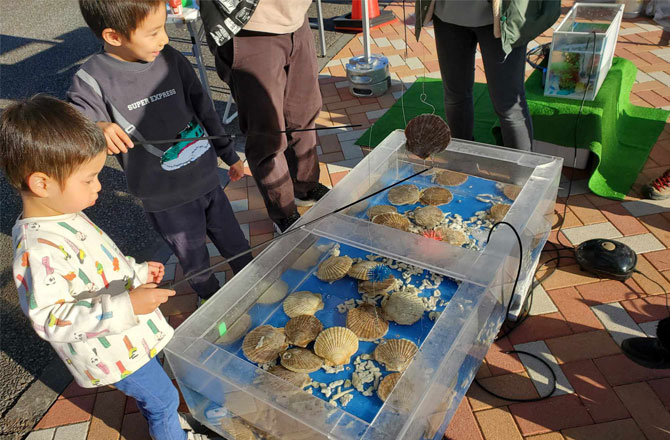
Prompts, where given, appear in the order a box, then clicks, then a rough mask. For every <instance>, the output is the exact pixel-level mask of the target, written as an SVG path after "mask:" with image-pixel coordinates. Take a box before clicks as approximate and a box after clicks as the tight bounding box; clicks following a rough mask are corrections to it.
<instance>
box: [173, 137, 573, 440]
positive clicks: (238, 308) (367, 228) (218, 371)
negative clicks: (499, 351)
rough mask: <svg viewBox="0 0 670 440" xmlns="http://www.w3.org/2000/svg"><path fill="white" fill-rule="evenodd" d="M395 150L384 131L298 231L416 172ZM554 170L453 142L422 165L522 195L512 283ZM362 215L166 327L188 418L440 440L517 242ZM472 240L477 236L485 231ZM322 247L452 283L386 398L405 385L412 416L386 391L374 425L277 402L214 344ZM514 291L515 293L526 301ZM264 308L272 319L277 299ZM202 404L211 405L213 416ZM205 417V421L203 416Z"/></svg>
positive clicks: (496, 309) (525, 156)
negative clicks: (454, 237)
mask: <svg viewBox="0 0 670 440" xmlns="http://www.w3.org/2000/svg"><path fill="white" fill-rule="evenodd" d="M404 144H405V136H404V133H403V132H402V131H401V130H396V131H395V132H393V133H391V134H390V135H389V136H388V137H387V138H386V139H385V140H384V141H383V142H382V143H381V144H380V145H379V146H377V147H376V148H375V149H374V150H372V152H371V153H370V154H368V155H367V156H366V157H365V158H364V159H363V160H362V161H361V162H360V163H359V164H358V165H357V166H356V167H355V168H354V169H353V170H351V172H349V174H348V175H347V176H346V177H345V178H344V179H343V180H342V181H341V182H339V183H338V184H337V185H336V186H335V187H334V188H333V189H332V190H331V191H330V192H329V193H328V194H327V195H326V196H325V197H324V198H323V199H321V200H320V201H319V202H318V203H317V204H316V205H314V206H313V207H312V208H311V209H310V210H309V211H308V212H307V213H306V214H305V215H304V216H303V217H302V218H301V220H300V223H298V225H300V224H305V223H306V222H309V221H310V220H312V219H316V218H318V217H319V216H322V215H324V214H327V213H329V212H332V211H333V210H335V209H337V208H339V207H342V206H345V205H347V204H349V203H351V202H353V201H355V200H358V199H359V198H361V197H363V196H365V195H366V194H370V193H372V192H374V191H376V190H378V189H380V188H382V187H383V186H384V185H385V183H382V182H388V180H389V179H390V180H391V181H397V180H399V179H400V178H401V177H403V176H404V175H402V174H400V173H399V171H400V170H401V169H404V170H406V169H407V168H408V167H413V168H419V169H420V167H423V166H424V165H426V163H425V162H424V161H422V160H419V159H418V158H416V157H413V156H409V155H408V154H407V153H406V150H405V148H404ZM562 162H563V161H562V159H560V158H556V157H551V156H545V155H541V154H536V153H529V152H523V151H518V150H512V149H507V148H499V147H492V146H489V145H485V144H479V143H474V142H466V141H460V140H453V141H452V143H451V145H450V146H449V148H448V149H447V150H446V151H444V152H442V153H440V154H439V155H437V156H436V157H434V159H433V161H432V162H431V164H432V165H433V166H435V167H437V168H442V169H449V170H454V171H458V172H462V173H466V174H469V175H472V176H476V177H482V178H484V179H489V180H493V181H496V182H500V183H512V184H515V185H520V186H522V190H521V192H520V194H519V195H518V197H517V198H516V200H515V201H514V203H513V205H512V207H511V208H510V210H509V212H508V213H507V215H506V217H505V221H507V222H509V223H511V224H512V225H514V227H515V229H516V230H517V231H518V232H519V234H520V236H521V239H522V243H523V259H522V262H523V264H522V273H521V284H522V285H524V284H525V285H528V284H529V283H530V281H532V277H533V273H534V270H535V268H536V266H537V262H538V259H539V256H540V251H541V249H542V248H543V246H544V244H545V242H546V240H547V238H548V236H549V232H550V229H551V224H552V217H553V212H554V203H555V199H556V193H557V191H558V183H559V178H560V172H561V166H562ZM358 205H360V206H358ZM366 208H367V204H366V202H362V203H360V204H357V205H355V206H354V207H352V208H351V209H350V210H349V211H347V212H341V213H338V214H334V215H330V216H327V217H325V218H323V219H322V220H320V221H318V222H316V223H313V224H311V225H309V226H307V227H305V228H304V229H303V230H301V231H298V232H296V233H293V234H291V235H289V236H286V237H284V238H279V239H278V240H276V241H275V242H273V243H272V244H271V245H269V246H268V247H267V248H266V249H265V250H263V251H262V252H261V253H260V254H259V255H258V256H257V257H256V258H255V259H254V260H253V261H252V262H251V263H250V264H249V265H247V266H246V267H245V268H244V269H243V270H242V271H240V272H239V273H238V274H237V275H236V276H235V277H233V278H232V279H231V280H230V281H228V282H227V283H226V284H225V285H224V286H223V287H222V288H221V290H220V291H219V292H217V294H216V295H215V296H214V297H212V298H211V299H210V300H209V301H207V302H206V303H205V304H204V305H202V306H201V307H200V308H198V309H197V310H196V311H195V312H194V313H193V314H192V315H191V316H190V317H189V318H188V319H187V320H186V321H185V322H184V323H183V324H181V325H180V326H179V327H178V328H177V330H176V331H175V335H174V338H173V339H172V341H171V342H170V343H169V345H168V347H167V348H166V350H165V352H166V357H167V360H168V362H169V365H170V367H171V369H172V371H173V372H174V376H175V377H176V379H177V381H178V384H179V387H180V389H181V391H182V393H183V395H184V398H185V400H186V403H187V404H188V406H189V409H190V411H191V413H192V414H193V415H194V416H195V418H196V419H197V420H199V421H200V422H202V423H204V424H205V425H207V426H208V427H210V428H211V429H213V430H214V431H216V432H217V433H219V434H220V435H225V436H227V437H228V438H232V436H231V435H230V433H229V432H227V431H225V430H224V428H223V426H222V425H221V424H220V420H221V417H233V418H236V419H239V420H241V421H243V422H244V423H245V424H247V425H249V426H252V427H253V428H254V430H255V431H256V432H257V434H258V438H272V439H277V438H279V439H287V440H297V439H310V440H318V439H342V440H345V439H346V440H350V439H366V440H373V439H374V440H389V439H408V440H410V439H411V440H419V439H441V438H442V436H443V434H444V432H445V430H446V428H447V425H448V423H449V421H450V420H451V417H452V416H453V414H454V411H455V410H456V408H457V407H458V405H459V403H460V401H461V400H462V398H463V396H464V394H465V392H466V391H467V389H468V388H469V386H470V384H471V382H472V380H473V378H474V376H475V374H476V372H477V370H478V369H479V367H480V365H481V362H482V360H483V358H484V356H485V355H486V352H487V351H488V349H489V347H490V346H491V344H492V342H493V339H494V337H495V335H496V334H497V332H498V330H499V328H500V326H501V325H502V322H503V321H504V319H505V317H506V316H505V310H506V306H507V304H508V302H509V299H510V295H511V288H512V284H513V282H514V276H515V275H516V271H517V265H518V261H519V247H518V244H517V240H516V238H515V236H514V234H513V232H512V231H511V230H510V229H509V228H508V227H507V226H505V225H500V226H499V227H498V228H497V232H494V234H493V236H492V238H491V241H490V242H489V243H487V244H485V245H484V246H483V248H482V249H479V250H478V249H476V248H464V247H456V246H452V245H450V244H448V243H446V242H441V241H436V240H432V239H429V238H425V237H422V236H420V235H417V234H412V233H409V232H403V231H400V230H397V229H392V228H389V227H386V226H382V225H378V224H374V223H372V222H370V221H368V220H366V219H364V218H360V217H355V215H356V214H357V213H360V212H363V211H364V210H365V209H366ZM481 232H482V235H483V237H484V239H485V238H486V231H481ZM323 240H332V241H333V242H337V243H342V245H343V246H351V247H356V248H359V249H362V250H364V251H365V252H371V253H375V254H379V255H382V256H385V257H390V258H393V259H396V260H400V261H403V262H406V263H409V264H411V265H414V266H417V267H419V268H423V269H427V270H429V271H432V272H433V273H436V274H440V275H443V276H448V277H451V278H452V279H454V280H457V282H458V283H457V284H455V286H457V287H455V288H454V292H455V293H454V294H453V297H452V298H451V299H450V300H449V302H448V303H447V304H446V307H445V309H444V311H442V313H441V315H440V316H439V317H438V318H437V319H436V320H435V321H434V324H431V325H432V327H431V328H430V330H429V331H428V333H427V334H426V336H425V339H423V341H422V343H421V346H420V348H419V351H418V353H417V354H416V356H415V357H414V359H413V360H412V362H411V364H410V365H409V367H408V368H407V370H406V371H405V372H404V373H403V376H402V378H401V379H400V382H398V385H396V388H395V390H394V392H393V393H396V390H398V389H401V388H403V387H402V385H405V386H406V385H408V384H411V387H410V389H411V392H409V393H408V395H403V399H404V400H403V402H405V403H406V405H407V406H405V407H406V408H411V410H402V409H399V408H395V407H394V406H393V403H392V402H393V401H394V399H393V398H394V396H396V395H395V394H393V393H392V394H391V396H390V397H389V399H387V401H386V402H385V403H383V404H381V403H380V405H381V407H380V408H379V410H378V412H376V414H375V415H374V418H372V419H371V420H370V421H366V420H363V418H361V417H358V416H357V415H355V414H354V413H352V412H349V411H348V410H347V408H346V407H345V408H343V407H341V406H337V407H332V406H331V405H329V404H328V402H326V401H324V400H322V399H321V398H319V397H317V396H314V395H312V394H309V393H306V392H303V391H297V389H296V394H294V395H292V396H291V397H290V398H286V397H285V396H283V395H282V393H281V392H280V391H279V390H281V389H282V386H283V387H284V389H285V388H286V386H287V382H284V381H283V380H281V379H279V378H277V377H276V376H273V375H271V374H269V373H267V372H266V371H264V370H262V369H259V368H258V367H257V366H256V365H255V364H253V363H251V362H249V361H248V360H247V359H246V358H245V357H244V356H242V355H240V354H239V353H237V352H233V351H232V350H231V351H230V352H229V351H227V350H226V348H225V346H219V345H216V344H214V341H215V340H216V339H217V338H218V337H219V334H220V331H221V327H222V323H224V322H225V323H227V324H228V326H230V323H234V322H235V321H236V320H237V319H238V318H239V317H240V316H242V315H244V314H245V313H252V309H253V308H254V307H256V306H258V304H257V303H258V300H259V297H260V296H261V295H262V293H263V290H264V289H263V288H262V287H261V286H267V285H268V284H269V283H272V282H274V281H275V280H277V279H278V278H279V277H280V276H281V275H282V274H283V273H286V272H287V271H290V270H295V268H293V269H292V266H294V265H295V264H296V260H298V258H300V257H301V256H303V257H304V256H305V255H306V252H314V250H315V249H316V248H315V247H314V245H315V243H318V242H319V241H323ZM305 276H310V275H305ZM523 290H524V289H521V288H520V289H517V291H518V293H522V294H525V292H522V291H523ZM522 303H523V295H519V296H518V298H515V300H514V304H518V305H519V306H518V307H516V308H515V309H513V312H512V315H514V313H515V312H514V310H516V311H517V313H518V309H519V308H520V305H521V304H522ZM263 307H268V306H263ZM275 307H276V308H279V309H278V310H281V309H280V308H281V307H282V305H281V302H278V303H276V304H275ZM317 316H318V315H317ZM512 317H513V316H512ZM253 327H256V324H254V325H253ZM352 360H353V358H352ZM259 379H262V380H261V381H260V382H259ZM405 388H406V387H405ZM370 399H377V397H376V396H372V397H370ZM379 402H381V401H379ZM213 407H214V408H217V407H218V408H217V409H216V410H215V411H212V408H213ZM207 409H209V412H207V415H208V416H209V417H207V416H206V415H205V412H206V410H207ZM261 433H262V434H261Z"/></svg>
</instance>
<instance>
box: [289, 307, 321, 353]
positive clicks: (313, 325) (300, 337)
mask: <svg viewBox="0 0 670 440" xmlns="http://www.w3.org/2000/svg"><path fill="white" fill-rule="evenodd" d="M322 330H323V324H321V321H319V318H317V317H316V316H313V315H298V316H296V317H295V318H291V319H290V320H289V322H287V323H286V326H285V327H284V331H285V332H286V338H287V339H288V342H289V344H292V345H297V346H298V347H306V346H307V344H309V343H310V342H312V341H313V340H314V339H316V337H317V336H318V335H319V333H321V331H322Z"/></svg>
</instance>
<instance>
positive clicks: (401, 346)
mask: <svg viewBox="0 0 670 440" xmlns="http://www.w3.org/2000/svg"><path fill="white" fill-rule="evenodd" d="M418 350H419V349H418V347H417V346H416V344H415V343H414V342H412V341H410V340H409V339H388V340H386V341H384V342H382V343H381V344H379V345H377V348H375V351H374V357H375V360H376V361H377V362H380V363H382V364H384V367H386V369H387V370H388V371H400V372H403V371H405V369H406V368H407V366H409V363H410V362H412V359H414V355H415V354H416V352H417V351H418Z"/></svg>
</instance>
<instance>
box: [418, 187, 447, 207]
mask: <svg viewBox="0 0 670 440" xmlns="http://www.w3.org/2000/svg"><path fill="white" fill-rule="evenodd" d="M453 198H454V196H453V195H452V194H451V191H449V190H448V189H446V188H442V187H441V186H431V187H430V188H426V189H424V190H423V191H421V197H420V201H421V203H423V204H424V205H437V206H439V205H446V204H447V203H449V202H451V200H452V199H453Z"/></svg>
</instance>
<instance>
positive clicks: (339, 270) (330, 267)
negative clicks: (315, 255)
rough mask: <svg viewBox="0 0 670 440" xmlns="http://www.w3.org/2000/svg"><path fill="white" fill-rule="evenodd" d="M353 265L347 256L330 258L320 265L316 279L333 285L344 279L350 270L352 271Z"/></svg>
mask: <svg viewBox="0 0 670 440" xmlns="http://www.w3.org/2000/svg"><path fill="white" fill-rule="evenodd" d="M352 264H353V261H352V260H351V258H349V257H347V256H346V255H342V256H339V257H330V258H328V259H327V260H325V261H324V262H322V263H321V264H319V269H318V270H317V271H316V277H317V278H318V279H320V280H321V281H326V282H329V283H332V282H333V281H337V280H339V279H340V278H344V276H345V275H346V274H347V272H348V271H349V269H351V265H352Z"/></svg>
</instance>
